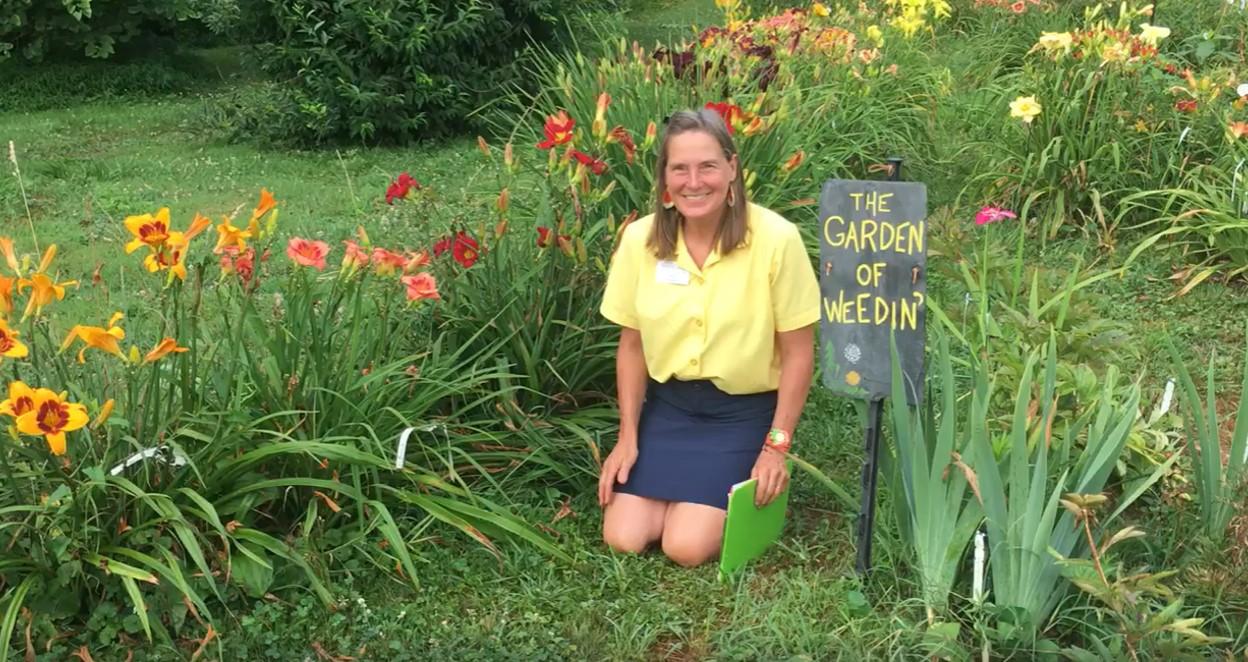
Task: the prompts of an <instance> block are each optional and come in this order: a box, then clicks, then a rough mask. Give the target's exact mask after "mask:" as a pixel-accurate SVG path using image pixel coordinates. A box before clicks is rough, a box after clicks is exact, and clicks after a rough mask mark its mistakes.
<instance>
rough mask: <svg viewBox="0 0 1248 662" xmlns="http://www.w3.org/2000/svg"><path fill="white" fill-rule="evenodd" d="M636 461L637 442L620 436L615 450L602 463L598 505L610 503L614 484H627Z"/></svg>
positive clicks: (604, 505)
mask: <svg viewBox="0 0 1248 662" xmlns="http://www.w3.org/2000/svg"><path fill="white" fill-rule="evenodd" d="M636 461H637V440H636V439H628V438H626V437H623V436H621V437H620V439H619V440H618V441H616V442H615V448H613V449H611V454H610V455H608V456H607V461H606V462H603V463H602V474H601V475H600V476H598V505H599V506H602V507H604V508H605V507H606V505H607V504H609V503H611V495H612V493H613V492H614V491H615V483H616V481H617V480H618V481H619V482H621V483H627V482H628V472H629V471H631V470H632V468H633V463H634V462H636Z"/></svg>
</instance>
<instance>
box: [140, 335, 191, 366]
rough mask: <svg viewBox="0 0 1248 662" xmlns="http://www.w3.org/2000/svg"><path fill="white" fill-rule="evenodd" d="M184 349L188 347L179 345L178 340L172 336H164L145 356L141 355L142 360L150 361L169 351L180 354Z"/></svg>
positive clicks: (161, 356)
mask: <svg viewBox="0 0 1248 662" xmlns="http://www.w3.org/2000/svg"><path fill="white" fill-rule="evenodd" d="M186 351H189V349H188V348H186V347H179V346H178V341H176V340H174V339H173V338H165V339H164V340H161V341H160V342H158V343H156V346H155V347H153V348H152V351H150V352H148V353H147V356H144V357H143V362H144V363H152V362H155V361H159V360H160V359H162V358H164V356H165V355H167V354H169V353H170V352H174V353H179V354H180V353H182V352H186Z"/></svg>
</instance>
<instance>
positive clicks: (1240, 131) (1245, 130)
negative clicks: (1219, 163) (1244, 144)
mask: <svg viewBox="0 0 1248 662" xmlns="http://www.w3.org/2000/svg"><path fill="white" fill-rule="evenodd" d="M1226 130H1227V132H1229V133H1230V134H1231V137H1232V138H1234V139H1236V140H1238V139H1240V138H1243V137H1244V136H1248V122H1231V124H1230V126H1228V127H1226Z"/></svg>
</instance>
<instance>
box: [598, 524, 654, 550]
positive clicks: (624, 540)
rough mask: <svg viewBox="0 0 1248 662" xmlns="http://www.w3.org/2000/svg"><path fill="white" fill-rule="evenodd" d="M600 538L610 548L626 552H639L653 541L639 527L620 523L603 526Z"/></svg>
mask: <svg viewBox="0 0 1248 662" xmlns="http://www.w3.org/2000/svg"><path fill="white" fill-rule="evenodd" d="M602 540H603V542H605V543H607V546H608V547H610V548H611V549H613V550H615V551H617V552H623V553H626V554H640V553H642V552H644V551H646V548H647V547H649V546H650V543H652V542H654V540H652V539H650V537H649V536H648V535H647V533H646V532H645V531H642V530H641V527H637V526H631V527H630V526H620V525H615V526H611V525H607V526H603V527H602Z"/></svg>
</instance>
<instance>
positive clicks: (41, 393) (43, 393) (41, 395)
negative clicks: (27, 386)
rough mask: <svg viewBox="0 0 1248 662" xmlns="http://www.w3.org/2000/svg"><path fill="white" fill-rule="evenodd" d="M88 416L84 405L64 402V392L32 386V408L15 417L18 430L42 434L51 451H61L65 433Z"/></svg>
mask: <svg viewBox="0 0 1248 662" xmlns="http://www.w3.org/2000/svg"><path fill="white" fill-rule="evenodd" d="M88 420H90V418H89V417H88V416H87V408H86V407H85V406H83V405H80V404H75V403H70V402H66V401H65V394H63V393H62V394H59V395H58V394H57V393H55V392H53V391H51V390H49V389H46V388H41V389H37V390H35V394H34V408H33V409H31V410H30V411H28V412H26V413H25V414H22V415H21V416H18V417H17V431H18V432H21V433H22V434H28V435H32V436H42V437H43V438H44V439H46V440H47V442H48V448H49V449H51V450H52V454H53V455H64V454H65V433H66V432H73V431H74V430H78V429H80V428H82V427H83V426H85V425H86V424H87V421H88Z"/></svg>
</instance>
